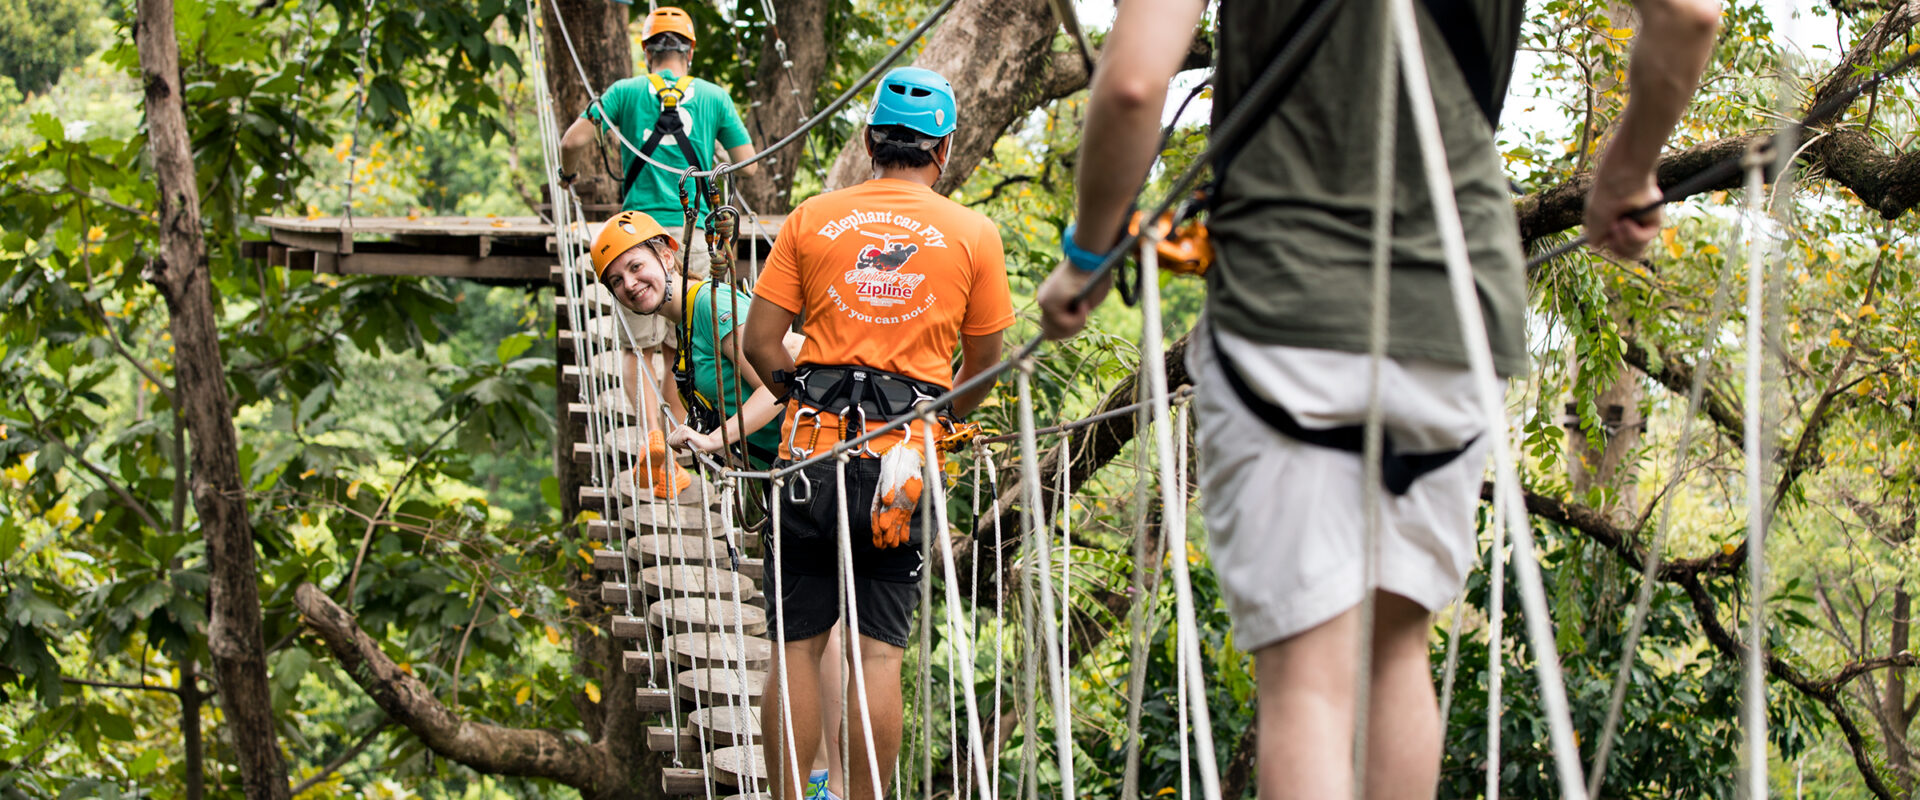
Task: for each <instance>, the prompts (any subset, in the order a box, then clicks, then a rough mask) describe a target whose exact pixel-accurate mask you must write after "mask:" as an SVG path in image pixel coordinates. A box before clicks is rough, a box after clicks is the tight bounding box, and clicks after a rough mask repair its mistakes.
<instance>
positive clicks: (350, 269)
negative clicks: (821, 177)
mask: <svg viewBox="0 0 1920 800" xmlns="http://www.w3.org/2000/svg"><path fill="white" fill-rule="evenodd" d="M253 221H254V223H255V224H257V225H259V226H261V227H263V228H265V229H266V230H267V235H268V237H269V240H268V241H265V242H260V241H253V242H247V243H245V245H244V246H243V247H242V249H241V253H242V255H244V256H247V257H249V258H255V259H263V260H265V261H267V263H269V264H271V265H272V266H277V267H285V268H287V269H297V270H308V271H312V272H318V273H332V274H339V275H423V276H425V275H434V276H441V277H449V278H470V279H476V280H486V281H494V282H505V283H523V284H534V285H544V284H547V283H550V282H551V281H552V275H553V273H552V267H553V265H554V262H555V257H554V255H553V242H552V240H553V238H554V230H553V226H552V225H551V224H549V223H547V222H546V221H545V220H542V219H541V218H539V217H433V216H421V215H410V216H405V217H353V218H352V219H347V218H344V217H271V216H269V217H255V218H254V220H253ZM785 221H786V217H785V216H783V215H774V216H765V217H758V218H754V219H747V220H742V221H741V223H740V245H741V248H742V250H743V251H744V250H746V249H748V248H761V249H764V247H765V243H767V242H771V241H772V240H773V236H774V234H775V233H778V232H779V230H780V224H781V223H782V222H785ZM599 229H600V223H597V222H592V223H584V224H582V225H581V232H582V235H583V236H585V237H586V238H588V239H591V238H592V237H593V235H594V234H595V233H597V232H599ZM743 254H744V253H743Z"/></svg>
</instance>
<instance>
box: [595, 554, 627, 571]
mask: <svg viewBox="0 0 1920 800" xmlns="http://www.w3.org/2000/svg"><path fill="white" fill-rule="evenodd" d="M593 568H594V569H600V570H617V569H620V568H621V563H620V551H618V550H595V551H593Z"/></svg>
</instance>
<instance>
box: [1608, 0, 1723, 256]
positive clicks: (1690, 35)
mask: <svg viewBox="0 0 1920 800" xmlns="http://www.w3.org/2000/svg"><path fill="white" fill-rule="evenodd" d="M1634 5H1635V7H1636V8H1637V9H1638V10H1639V12H1640V22H1641V24H1640V31H1639V33H1638V34H1637V35H1636V36H1635V37H1634V43H1633V59H1632V61H1631V62H1629V63H1628V65H1627V88H1628V91H1629V92H1630V94H1629V96H1628V99H1627V107H1626V109H1625V110H1624V111H1622V112H1620V121H1619V125H1618V126H1617V128H1616V131H1615V133H1614V135H1613V139H1612V141H1610V142H1608V143H1607V149H1606V152H1605V153H1603V154H1601V156H1600V164H1599V166H1598V167H1597V168H1595V169H1594V173H1593V193H1592V194H1591V195H1589V196H1588V198H1587V218H1586V228H1587V230H1586V233H1587V241H1588V243H1589V244H1592V245H1594V246H1596V247H1604V248H1606V249H1607V250H1609V251H1612V252H1613V253H1614V254H1615V255H1618V256H1620V257H1622V258H1635V257H1638V256H1639V255H1640V251H1641V250H1643V249H1644V248H1645V247H1646V245H1647V242H1649V241H1651V240H1652V239H1653V237H1654V235H1655V234H1657V233H1659V232H1660V225H1661V214H1660V212H1658V211H1655V212H1652V213H1649V214H1646V215H1644V216H1642V217H1640V218H1638V219H1635V218H1634V217H1631V216H1629V214H1630V213H1631V212H1632V211H1635V210H1637V209H1640V208H1643V207H1645V206H1648V205H1651V204H1653V203H1655V202H1657V201H1659V199H1660V187H1659V185H1658V184H1657V183H1655V181H1654V167H1655V165H1656V164H1657V163H1658V162H1659V159H1660V149H1661V148H1662V147H1663V146H1665V144H1666V141H1667V136H1668V135H1669V134H1671V133H1673V128H1674V126H1675V125H1677V124H1679V122H1680V116H1681V115H1682V114H1684V113H1686V110H1687V104H1688V103H1689V102H1691V101H1692V99H1693V90H1694V88H1695V86H1696V85H1697V83H1698V81H1699V80H1700V73H1701V72H1703V71H1705V70H1706V67H1707V59H1708V58H1710V57H1712V55H1713V38H1714V35H1715V34H1716V33H1717V32H1718V31H1719V29H1720V3H1719V0H1638V1H1637V2H1636V3H1634Z"/></svg>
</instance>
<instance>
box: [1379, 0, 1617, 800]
mask: <svg viewBox="0 0 1920 800" xmlns="http://www.w3.org/2000/svg"><path fill="white" fill-rule="evenodd" d="M1392 17H1393V26H1394V32H1395V35H1394V39H1395V41H1397V42H1398V43H1399V47H1400V59H1399V60H1400V69H1401V70H1402V77H1403V79H1404V81H1405V85H1406V91H1407V97H1408V101H1409V102H1408V105H1409V107H1410V110H1411V111H1412V119H1413V127H1414V134H1415V139H1416V140H1417V141H1418V142H1419V146H1420V156H1421V158H1420V161H1421V166H1422V168H1423V171H1424V173H1425V176H1426V182H1427V193H1428V196H1429V198H1430V199H1431V201H1432V203H1433V208H1434V222H1435V225H1436V226H1437V227H1438V229H1439V232H1440V242H1441V245H1442V249H1443V250H1444V252H1445V255H1446V266H1447V283H1448V287H1449V288H1450V289H1451V290H1452V292H1451V293H1452V296H1453V306H1454V313H1455V315H1457V318H1458V319H1459V324H1460V331H1461V335H1462V337H1463V339H1464V344H1465V346H1466V353H1467V360H1468V362H1469V366H1470V368H1471V369H1472V371H1473V376H1474V382H1475V383H1476V384H1478V387H1479V394H1480V405H1481V412H1482V414H1483V415H1484V416H1485V417H1486V419H1487V424H1488V428H1487V436H1488V444H1489V446H1490V449H1491V450H1492V451H1493V460H1494V465H1495V481H1494V485H1495V497H1494V500H1495V502H1496V503H1499V504H1503V505H1505V506H1506V507H1507V509H1508V513H1507V517H1506V523H1507V527H1508V529H1509V530H1508V535H1509V536H1510V537H1511V538H1512V540H1513V547H1514V567H1515V576H1516V578H1517V580H1518V581H1519V588H1520V602H1521V605H1522V606H1523V607H1524V608H1525V610H1526V617H1525V621H1526V625H1527V638H1528V640H1529V642H1530V643H1531V645H1532V648H1533V653H1532V655H1533V660H1534V671H1535V673H1536V674H1537V675H1538V678H1539V687H1538V688H1539V692H1540V700H1541V707H1542V710H1543V711H1544V712H1545V714H1546V717H1547V732H1548V737H1549V740H1550V741H1551V743H1552V746H1553V757H1554V767H1555V770H1556V772H1557V773H1558V777H1559V783H1560V791H1561V793H1562V796H1563V797H1565V798H1566V800H1585V798H1586V785H1585V781H1584V780H1582V776H1581V774H1580V773H1581V770H1580V748H1579V745H1578V743H1576V742H1575V741H1574V737H1573V723H1572V720H1571V717H1570V716H1569V713H1568V707H1567V691H1566V684H1565V682H1564V680H1563V678H1562V676H1561V672H1560V656H1559V651H1558V650H1557V649H1556V648H1555V646H1554V637H1553V617H1552V616H1551V614H1550V613H1549V611H1548V608H1547V599H1546V590H1545V588H1544V587H1543V583H1542V580H1541V577H1540V564H1539V562H1538V561H1537V560H1536V558H1537V556H1536V554H1535V552H1534V544H1533V531H1532V530H1531V529H1530V527H1529V523H1528V521H1527V515H1526V505H1525V504H1524V502H1523V498H1522V497H1521V495H1520V473H1519V467H1518V465H1517V464H1515V462H1514V455H1513V451H1512V449H1511V447H1510V444H1509V437H1508V432H1507V418H1506V411H1505V400H1504V397H1503V393H1502V391H1501V384H1500V379H1499V376H1498V375H1497V373H1496V372H1495V370H1494V366H1493V349H1492V345H1491V344H1490V343H1489V341H1488V339H1487V329H1486V320H1485V319H1484V318H1483V317H1482V316H1481V313H1480V301H1479V295H1478V292H1477V290H1476V289H1475V287H1474V281H1473V272H1472V269H1473V268H1472V265H1471V264H1470V263H1469V262H1468V258H1467V239H1466V232H1465V230H1464V229H1463V226H1462V224H1461V221H1460V209H1459V207H1458V206H1457V205H1456V204H1455V203H1454V195H1453V179H1452V176H1450V175H1449V174H1447V157H1446V149H1445V146H1444V145H1443V144H1442V142H1441V139H1440V123H1439V120H1438V117H1437V115H1436V112H1435V111H1434V103H1433V91H1432V85H1431V84H1430V83H1429V82H1428V81H1429V78H1428V75H1427V67H1426V61H1425V60H1424V58H1425V56H1424V54H1423V52H1422V50H1421V44H1420V32H1419V29H1418V28H1417V27H1416V25H1415V23H1414V17H1413V4H1412V0H1393V2H1392Z"/></svg>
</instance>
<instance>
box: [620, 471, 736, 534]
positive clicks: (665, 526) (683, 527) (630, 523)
mask: <svg viewBox="0 0 1920 800" xmlns="http://www.w3.org/2000/svg"><path fill="white" fill-rule="evenodd" d="M616 485H618V484H617V483H616ZM718 516H719V515H717V514H715V513H713V512H711V511H707V510H705V509H702V508H699V507H697V506H684V505H680V504H678V503H628V504H627V507H626V508H623V509H621V510H620V518H621V519H622V520H624V521H625V522H626V523H627V527H629V528H632V529H633V530H635V531H637V532H639V533H643V534H647V533H685V534H692V535H696V536H707V535H709V534H711V535H714V536H721V535H725V533H726V525H725V524H724V522H723V521H722V520H720V519H719V518H718Z"/></svg>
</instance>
